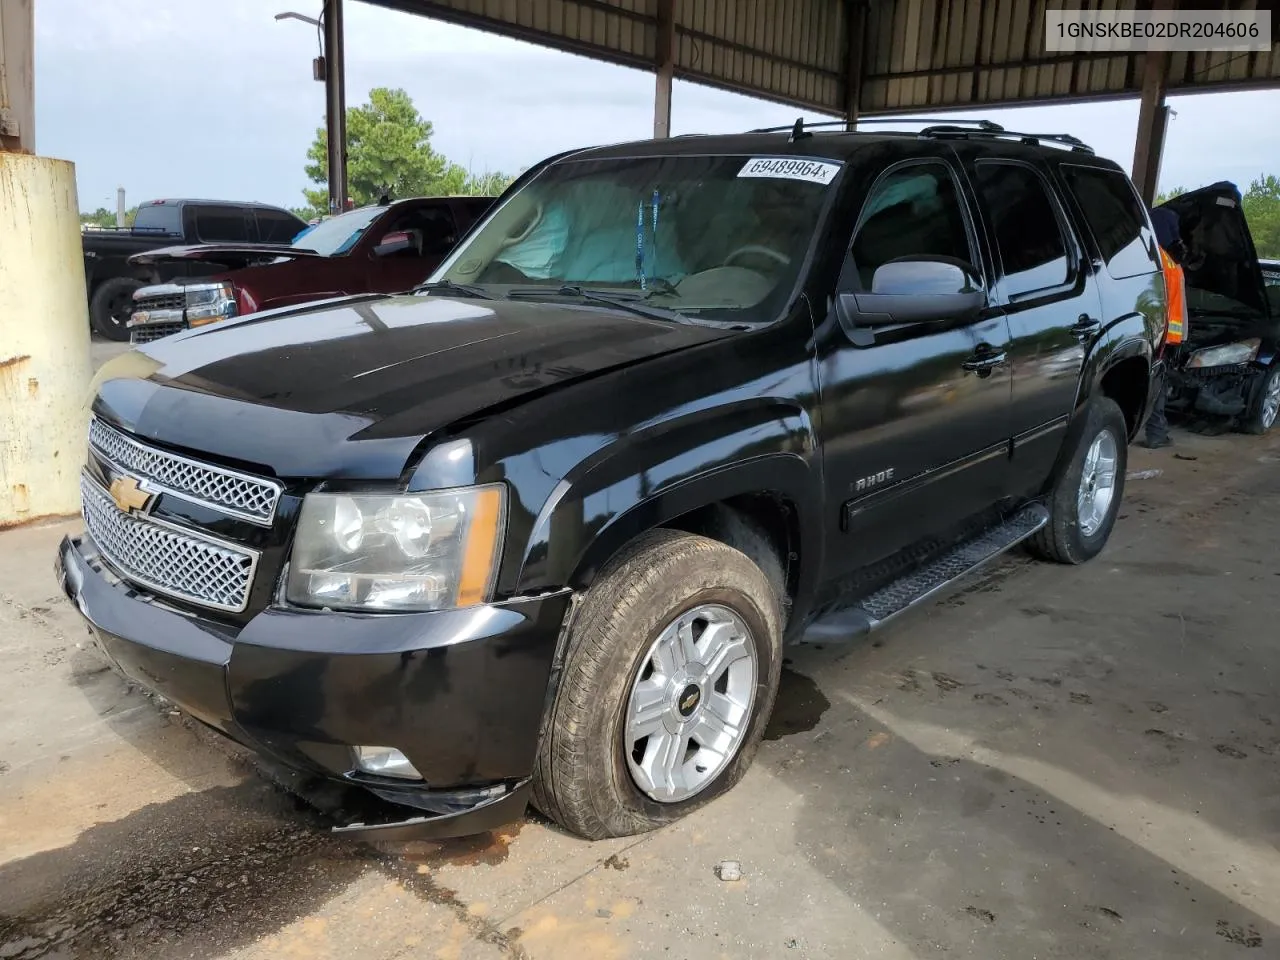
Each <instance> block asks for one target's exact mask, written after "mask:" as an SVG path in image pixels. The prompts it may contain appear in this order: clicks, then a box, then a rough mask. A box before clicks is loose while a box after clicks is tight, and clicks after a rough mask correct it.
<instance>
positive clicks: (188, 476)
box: [89, 418, 282, 527]
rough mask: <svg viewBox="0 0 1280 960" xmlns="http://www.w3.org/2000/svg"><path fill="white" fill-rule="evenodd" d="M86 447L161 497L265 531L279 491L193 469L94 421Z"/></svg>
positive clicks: (203, 467)
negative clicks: (142, 480) (153, 488)
mask: <svg viewBox="0 0 1280 960" xmlns="http://www.w3.org/2000/svg"><path fill="white" fill-rule="evenodd" d="M89 446H90V447H92V448H93V449H94V450H96V451H97V452H98V453H100V454H101V455H102V456H103V457H105V458H106V459H107V460H108V461H110V462H111V463H113V464H115V465H116V466H119V467H123V468H124V469H125V470H128V471H129V472H131V473H136V474H138V475H139V476H141V477H145V478H146V479H148V480H151V481H153V484H152V485H153V486H156V487H159V488H160V490H161V492H163V493H171V494H174V495H175V496H178V497H181V498H182V499H184V500H191V501H193V502H195V503H199V504H203V505H204V506H207V507H212V508H213V509H215V510H220V511H221V512H223V513H226V514H230V515H231V516H235V517H240V518H242V519H244V520H248V521H250V522H251V523H256V524H259V525H260V526H264V527H269V526H270V525H271V520H272V518H273V517H274V516H275V512H276V504H277V503H278V502H279V501H280V493H281V490H282V488H281V486H280V484H278V483H275V482H274V481H271V480H263V479H261V478H259V477H251V476H249V475H247V474H243V473H237V472H235V471H234V470H227V469H225V468H224V467H215V466H213V465H211V464H207V463H197V462H196V461H194V460H188V459H187V458H186V457H180V456H178V455H177V454H175V453H169V452H168V451H165V450H158V449H156V448H155V447H150V446H146V445H144V444H141V443H139V442H138V441H136V440H133V439H131V438H129V437H127V436H125V435H124V434H123V433H121V432H120V431H119V430H116V429H115V428H114V427H109V426H107V425H106V424H105V423H103V422H102V421H101V420H98V419H97V418H94V419H93V420H91V421H90V423H89Z"/></svg>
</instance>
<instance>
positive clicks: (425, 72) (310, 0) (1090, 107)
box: [35, 0, 1280, 210]
mask: <svg viewBox="0 0 1280 960" xmlns="http://www.w3.org/2000/svg"><path fill="white" fill-rule="evenodd" d="M291 3H292V4H294V6H292V7H290V6H289V4H291ZM35 6H36V150H37V152H38V153H40V154H41V155H43V156H50V157H59V158H62V159H66V160H72V161H74V162H75V164H76V180H77V185H78V191H79V198H80V207H81V209H82V210H93V209H95V208H97V207H107V208H108V209H114V207H115V201H116V188H117V187H118V186H123V187H124V188H125V190H126V195H127V200H128V204H129V205H130V206H133V205H134V204H136V203H138V202H139V201H142V200H146V199H151V198H158V197H206V198H215V199H225V200H258V201H262V202H266V203H274V204H279V205H281V206H300V205H302V203H303V198H302V189H303V188H304V187H306V186H309V185H310V184H309V183H308V181H307V178H306V176H305V174H304V173H303V166H304V163H305V153H306V150H307V147H308V145H309V144H310V143H311V141H312V139H313V138H314V136H315V131H316V128H317V126H319V125H321V124H322V123H323V121H324V85H323V84H321V83H317V82H316V81H315V80H313V79H312V77H311V60H312V58H313V57H315V56H316V55H317V53H318V52H319V49H318V39H317V36H316V31H315V29H314V28H313V27H310V26H308V25H306V24H304V23H300V22H297V21H283V22H276V21H275V20H274V19H273V15H274V14H275V13H277V12H279V11H281V10H286V9H294V10H298V11H299V12H301V13H305V14H307V15H309V16H315V15H316V13H317V12H318V9H319V3H318V2H317V0H107V2H103V0H37V2H36V5H35ZM346 27H347V98H348V103H349V104H350V105H355V104H357V103H361V102H363V101H364V100H365V99H367V94H368V91H369V90H370V89H371V88H373V87H378V86H389V87H403V88H404V89H405V90H407V91H408V92H409V95H410V96H411V97H413V100H414V102H415V104H416V105H417V107H418V109H419V111H420V112H421V113H422V115H423V116H424V117H425V118H426V119H428V120H430V121H431V122H432V123H433V125H434V128H435V134H434V136H433V138H432V144H433V146H434V147H435V148H436V149H438V150H440V151H441V152H443V153H444V154H445V155H446V156H448V157H449V159H451V160H453V161H455V162H457V163H460V164H462V165H463V166H465V167H469V168H470V169H472V170H473V171H475V172H482V171H487V170H488V171H493V170H500V171H503V172H506V173H516V172H518V171H520V170H521V169H523V168H525V167H528V166H530V165H532V164H533V163H536V162H537V161H538V160H540V159H542V158H544V157H546V156H549V155H551V154H553V153H555V152H557V151H560V150H565V149H570V148H573V147H581V146H589V145H592V144H597V143H611V142H618V141H625V140H633V139H639V138H643V137H648V136H651V135H652V131H653V88H654V80H653V76H652V75H651V74H648V73H644V72H642V71H639V70H633V69H628V68H625V67H617V66H613V65H610V64H605V63H601V62H598V61H595V60H590V59H587V58H585V57H579V56H574V55H572V54H566V53H558V52H556V51H552V50H548V49H545V48H542V47H537V46H533V45H531V44H527V43H522V42H520V41H516V40H509V39H506V38H502V37H497V36H494V35H491V34H486V33H482V32H480V31H475V30H467V29H464V28H461V27H456V26H452V25H450V24H445V23H440V22H438V21H433V20H428V19H425V18H422V17H414V16H410V15H408V14H403V13H398V12H395V11H389V10H385V9H383V8H381V7H373V6H370V5H368V4H364V3H358V2H348V3H347V4H346ZM1170 105H1171V106H1172V108H1173V110H1174V111H1175V113H1176V116H1175V117H1174V119H1173V121H1172V124H1171V126H1170V130H1169V135H1168V140H1167V143H1166V152H1165V159H1164V166H1163V170H1162V171H1161V178H1160V184H1161V189H1167V188H1169V187H1173V186H1180V187H1184V188H1188V189H1190V188H1193V187H1196V186H1200V185H1202V184H1206V183H1212V182H1214V181H1216V180H1233V181H1235V182H1236V183H1238V184H1239V185H1240V187H1241V189H1242V190H1243V189H1244V188H1245V187H1246V186H1247V184H1248V183H1249V181H1250V180H1252V179H1253V178H1255V177H1257V176H1258V175H1260V174H1262V173H1264V172H1265V173H1280V125H1278V124H1275V123H1273V122H1270V121H1272V120H1274V119H1275V118H1276V117H1280V91H1267V92H1251V93H1233V94H1209V95H1198V96H1190V97H1174V98H1170ZM797 115H799V111H797V110H796V109H795V108H794V107H787V106H781V105H778V104H771V103H766V102H764V101H761V100H757V99H753V98H748V97H744V96H741V95H738V94H733V93H727V92H724V91H719V90H714V89H711V88H708V87H703V86H699V85H695V84H691V83H685V82H683V81H677V82H676V84H675V89H674V93H673V104H672V132H673V133H675V134H681V133H718V132H729V131H737V130H744V129H750V128H752V127H758V126H765V125H773V124H781V123H790V122H792V121H794V119H795V118H796V116H797ZM966 115H968V116H987V117H990V118H992V119H994V120H996V121H997V122H999V123H1002V124H1004V125H1005V126H1006V127H1009V128H1011V129H1025V130H1034V131H1055V132H1058V131H1061V132H1067V133H1072V134H1074V135H1076V136H1078V137H1080V138H1081V139H1083V140H1084V141H1085V142H1086V143H1089V144H1091V145H1092V146H1093V147H1094V149H1095V150H1096V151H1097V152H1098V153H1099V154H1101V155H1103V156H1106V157H1109V158H1111V159H1113V160H1115V161H1117V162H1118V163H1120V164H1121V165H1122V166H1124V167H1125V168H1126V169H1128V168H1129V167H1130V165H1131V164H1132V160H1133V139H1134V131H1135V128H1136V124H1137V117H1138V104H1137V101H1136V100H1134V101H1117V102H1108V103H1095V104H1082V105H1069V106H1047V107H1025V108H1017V109H1005V110H986V111H981V112H980V113H973V114H957V115H956V116H966ZM1264 118H1267V119H1268V122H1261V121H1262V120H1263V119H1264Z"/></svg>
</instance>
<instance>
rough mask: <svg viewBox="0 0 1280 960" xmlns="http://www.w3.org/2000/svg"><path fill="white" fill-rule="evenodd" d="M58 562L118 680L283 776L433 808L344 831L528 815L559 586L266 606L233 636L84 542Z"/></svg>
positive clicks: (444, 829)
mask: <svg viewBox="0 0 1280 960" xmlns="http://www.w3.org/2000/svg"><path fill="white" fill-rule="evenodd" d="M55 566H56V572H57V575H58V579H59V582H60V583H61V584H62V588H63V591H64V592H65V593H66V595H67V597H68V598H70V600H71V601H72V602H73V603H74V604H75V605H76V607H77V608H78V609H79V611H80V613H81V614H82V615H83V616H84V617H85V619H86V620H87V621H88V622H89V626H90V630H91V633H92V634H93V636H94V638H95V640H96V641H97V643H98V645H99V646H100V648H101V649H102V651H103V653H104V654H105V655H106V657H107V659H108V660H110V661H111V662H112V664H113V665H114V666H115V667H116V668H117V669H118V670H119V671H120V672H121V673H123V674H124V675H125V676H126V677H128V678H130V679H132V680H133V681H135V682H137V683H139V684H141V685H142V686H144V687H146V688H147V689H149V690H151V691H153V692H155V693H157V694H159V695H160V696H162V697H164V698H165V699H166V700H169V701H171V702H172V703H174V704H176V705H177V706H178V707H180V708H182V709H183V710H184V711H186V712H187V713H189V714H190V715H192V716H193V717H195V718H197V719H198V720H201V721H202V722H204V723H205V724H208V725H209V726H211V727H213V728H214V729H216V730H218V731H220V732H221V733H223V734H225V735H226V736H228V737H230V738H231V739H233V740H235V741H237V742H239V743H241V744H243V745H244V746H246V747H248V748H250V749H251V750H254V751H257V752H259V753H262V754H264V755H266V756H267V757H269V758H271V759H273V760H275V761H277V762H279V763H282V764H284V765H285V766H287V767H290V768H292V769H294V770H297V771H300V772H302V773H306V774H313V775H320V776H323V777H326V778H329V779H330V780H334V781H340V782H342V783H344V784H346V785H349V786H358V787H362V788H364V789H366V790H368V791H369V792H371V793H373V794H375V795H377V796H379V797H381V798H383V799H385V800H391V801H394V802H396V803H399V804H401V805H403V806H408V807H415V808H418V812H419V814H421V813H422V812H423V811H425V812H427V813H428V814H434V815H427V816H423V815H418V816H414V817H413V818H412V819H409V820H404V821H402V822H396V823H388V824H385V825H381V826H369V825H367V824H365V823H361V824H359V825H356V826H353V827H352V828H350V829H346V830H344V832H360V833H370V834H375V835H377V836H378V837H379V838H383V839H402V838H407V837H413V838H417V839H427V838H431V839H434V838H442V837H449V836H463V835H466V834H470V833H477V832H482V831H484V830H488V829H492V828H493V827H495V826H499V825H501V824H503V823H509V822H511V821H513V820H516V819H518V818H519V817H520V816H521V815H522V814H523V812H524V807H525V804H526V803H527V800H528V795H529V780H530V777H531V775H532V772H533V766H534V760H535V755H536V752H537V748H538V737H539V732H540V727H541V722H542V717H543V712H544V709H545V706H546V702H547V693H548V685H549V682H550V678H551V669H552V662H553V660H554V657H555V652H556V645H557V642H558V639H559V635H560V630H561V625H562V624H563V622H564V618H565V615H566V613H567V611H568V606H569V593H568V591H562V592H559V593H555V594H549V595H546V596H542V597H537V598H534V599H527V600H516V601H512V602H509V603H500V604H490V605H483V606H477V607H471V608H467V609H462V610H444V611H436V612H431V613H419V614H395V615H371V614H343V613H324V612H320V611H302V610H286V609H268V610H265V611H263V612H262V613H260V614H258V615H257V616H256V617H254V618H253V619H252V620H250V621H249V623H247V624H246V625H245V626H244V627H243V628H237V627H235V626H232V625H228V624H226V623H222V622H219V621H215V620H211V619H203V618H200V617H197V616H193V615H191V614H189V613H185V612H179V611H178V610H175V609H174V608H172V607H169V606H167V605H166V604H165V603H164V602H163V601H162V600H160V599H158V598H154V597H151V596H149V595H146V594H143V593H141V592H139V591H138V590H137V589H136V588H134V587H133V586H131V585H130V584H128V583H127V582H125V581H122V580H120V579H119V578H118V577H116V576H115V575H114V573H113V571H112V569H111V568H110V566H109V565H107V564H106V563H105V562H104V561H103V560H102V559H101V557H100V556H99V554H98V551H97V547H96V546H95V545H94V543H93V540H92V538H90V537H89V536H87V535H86V536H84V537H81V538H77V539H72V538H69V537H68V538H65V539H64V540H63V541H62V544H61V547H60V548H59V551H58V558H57V562H56V565H55ZM355 745H364V746H384V747H394V748H396V749H398V750H400V751H401V752H402V753H404V755H405V756H406V757H408V759H409V761H410V762H411V763H412V764H413V765H414V767H415V768H417V770H418V771H419V772H420V773H421V774H422V781H421V782H419V781H409V780H403V779H396V778H388V777H372V776H368V775H365V774H359V773H356V772H353V770H352V766H353V765H352V755H351V748H352V747H353V746H355ZM441 811H449V812H441Z"/></svg>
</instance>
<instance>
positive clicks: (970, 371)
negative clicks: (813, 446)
mask: <svg viewBox="0 0 1280 960" xmlns="http://www.w3.org/2000/svg"><path fill="white" fill-rule="evenodd" d="M858 224H859V225H858V226H857V228H856V230H854V232H853V240H852V243H851V245H850V248H849V252H848V255H847V257H846V263H845V267H844V269H843V272H842V276H841V279H840V281H839V284H838V289H837V291H836V292H837V294H840V293H857V292H866V291H868V290H870V289H871V287H870V284H871V279H872V276H873V275H874V273H875V270H876V268H877V267H879V266H880V265H882V264H884V263H886V262H888V261H889V260H892V259H895V258H898V257H912V256H915V257H919V256H932V257H949V258H953V259H955V260H959V261H965V262H967V263H969V264H974V265H981V264H982V263H983V258H982V255H981V252H980V250H981V247H980V244H979V241H978V237H977V234H976V231H975V229H974V221H973V215H972V210H971V207H970V204H969V203H968V201H967V199H966V195H965V193H964V191H963V189H962V187H961V178H960V177H959V175H958V170H957V168H956V167H955V165H954V164H953V163H951V162H950V160H949V159H943V158H929V159H921V160H909V161H905V162H903V163H899V164H896V165H894V166H891V167H889V168H888V169H887V170H886V171H885V172H884V173H883V174H882V175H881V176H880V177H879V179H877V180H876V182H875V183H874V185H873V186H872V187H871V189H870V191H869V193H868V195H867V198H866V200H865V201H864V203H863V204H862V205H861V213H860V214H859V217H858ZM851 226H852V225H851ZM979 271H980V273H979V275H981V267H980V266H979ZM922 292H926V291H922ZM1008 346H1009V337H1008V327H1007V326H1006V323H1005V319H1004V317H1003V316H1002V315H999V314H998V313H996V314H995V315H992V314H991V313H990V312H989V311H987V312H984V313H982V314H980V315H979V316H978V317H976V318H973V319H965V320H959V319H954V318H953V319H951V320H946V319H943V320H940V321H936V322H928V323H919V324H914V325H911V326H909V327H897V328H894V329H891V330H886V329H874V330H871V331H868V330H867V329H865V328H862V329H859V328H856V327H854V328H851V327H850V325H849V322H848V320H847V319H846V318H841V317H840V316H838V311H835V310H834V308H833V309H832V312H831V314H830V315H829V316H828V318H827V322H826V323H825V324H823V325H822V327H821V328H820V329H819V331H818V344H817V354H818V357H817V359H818V375H819V379H820V383H821V408H820V418H819V419H820V427H819V433H820V436H821V438H822V445H823V465H824V467H823V469H824V473H825V477H826V483H827V503H828V504H829V505H830V506H829V509H830V510H831V511H832V512H833V515H832V516H830V520H829V522H830V523H831V525H832V527H835V528H838V529H839V530H840V531H842V534H841V535H840V536H839V537H837V539H835V540H834V541H832V548H831V550H830V551H829V553H828V559H829V569H830V571H831V573H832V575H833V576H835V577H844V576H847V575H850V574H852V573H854V571H857V570H858V569H860V568H862V567H865V566H867V565H868V564H871V563H874V562H875V561H877V560H881V559H884V558H886V557H888V556H890V555H891V554H894V553H897V552H898V551H900V550H902V549H903V548H904V547H907V546H908V545H910V544H914V543H916V542H918V541H921V540H923V539H925V538H930V537H937V536H940V535H943V534H945V533H946V532H947V531H948V530H949V529H950V528H952V527H954V526H955V525H957V524H959V523H960V522H961V521H963V520H965V519H966V518H968V517H970V516H972V515H974V514H977V513H980V512H982V511H983V510H984V509H986V508H988V507H990V506H992V505H993V504H995V503H996V501H997V500H999V499H1000V497H1001V494H1002V491H1003V489H1004V488H1005V486H1007V470H1008V440H1009V391H1010V370H1009V364H1008V363H1007V362H1006V359H1005V353H1006V351H1007V350H1008Z"/></svg>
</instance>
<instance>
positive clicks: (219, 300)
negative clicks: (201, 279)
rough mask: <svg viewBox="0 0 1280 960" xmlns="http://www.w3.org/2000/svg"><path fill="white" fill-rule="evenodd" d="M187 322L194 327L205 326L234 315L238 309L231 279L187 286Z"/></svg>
mask: <svg viewBox="0 0 1280 960" xmlns="http://www.w3.org/2000/svg"><path fill="white" fill-rule="evenodd" d="M186 295H187V323H188V324H189V325H190V326H193V327H203V326H204V325H205V324H207V323H217V322H218V321H219V320H225V319H227V317H234V316H235V315H236V313H237V312H238V311H237V309H236V291H235V287H233V286H232V285H231V282H230V281H229V280H223V281H222V282H221V283H193V284H191V285H190V286H188V287H186Z"/></svg>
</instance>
